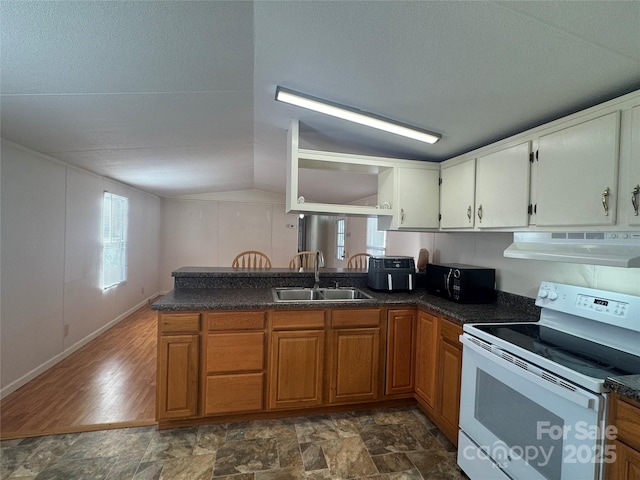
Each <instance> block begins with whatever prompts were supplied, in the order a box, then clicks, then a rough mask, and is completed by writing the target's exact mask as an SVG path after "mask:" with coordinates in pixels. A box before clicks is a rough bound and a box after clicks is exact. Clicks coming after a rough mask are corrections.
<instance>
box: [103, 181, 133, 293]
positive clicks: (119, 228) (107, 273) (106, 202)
mask: <svg viewBox="0 0 640 480" xmlns="http://www.w3.org/2000/svg"><path fill="white" fill-rule="evenodd" d="M128 217H129V200H128V199H127V198H125V197H121V196H119V195H114V194H112V193H109V192H104V197H103V205H102V288H104V289H107V288H109V287H113V286H114V285H118V284H119V283H122V282H124V281H125V280H126V279H127V224H128Z"/></svg>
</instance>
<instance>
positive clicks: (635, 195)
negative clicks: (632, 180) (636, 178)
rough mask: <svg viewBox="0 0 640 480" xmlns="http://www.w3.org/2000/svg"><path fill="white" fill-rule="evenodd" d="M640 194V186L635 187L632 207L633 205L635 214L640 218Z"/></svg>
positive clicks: (632, 193)
mask: <svg viewBox="0 0 640 480" xmlns="http://www.w3.org/2000/svg"><path fill="white" fill-rule="evenodd" d="M639 193H640V184H638V185H636V186H635V187H633V190H631V205H633V214H634V215H635V216H636V217H637V216H638V194H639Z"/></svg>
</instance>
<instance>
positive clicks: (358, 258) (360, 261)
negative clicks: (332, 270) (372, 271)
mask: <svg viewBox="0 0 640 480" xmlns="http://www.w3.org/2000/svg"><path fill="white" fill-rule="evenodd" d="M370 256H371V254H369V253H354V254H353V255H351V256H350V257H349V260H347V268H368V267H369V257H370Z"/></svg>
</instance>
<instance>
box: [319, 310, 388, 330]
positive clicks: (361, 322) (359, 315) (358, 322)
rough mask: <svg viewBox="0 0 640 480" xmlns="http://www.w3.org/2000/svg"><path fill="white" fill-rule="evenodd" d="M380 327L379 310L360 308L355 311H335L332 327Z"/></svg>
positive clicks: (333, 312) (332, 316)
mask: <svg viewBox="0 0 640 480" xmlns="http://www.w3.org/2000/svg"><path fill="white" fill-rule="evenodd" d="M379 325H380V309H379V308H358V309H353V310H333V311H332V312H331V326H332V327H334V328H340V327H377V326H379Z"/></svg>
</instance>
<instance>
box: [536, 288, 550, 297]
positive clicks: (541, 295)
mask: <svg viewBox="0 0 640 480" xmlns="http://www.w3.org/2000/svg"><path fill="white" fill-rule="evenodd" d="M547 295H548V293H547V291H546V290H540V291H539V292H538V296H539V297H540V298H547Z"/></svg>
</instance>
